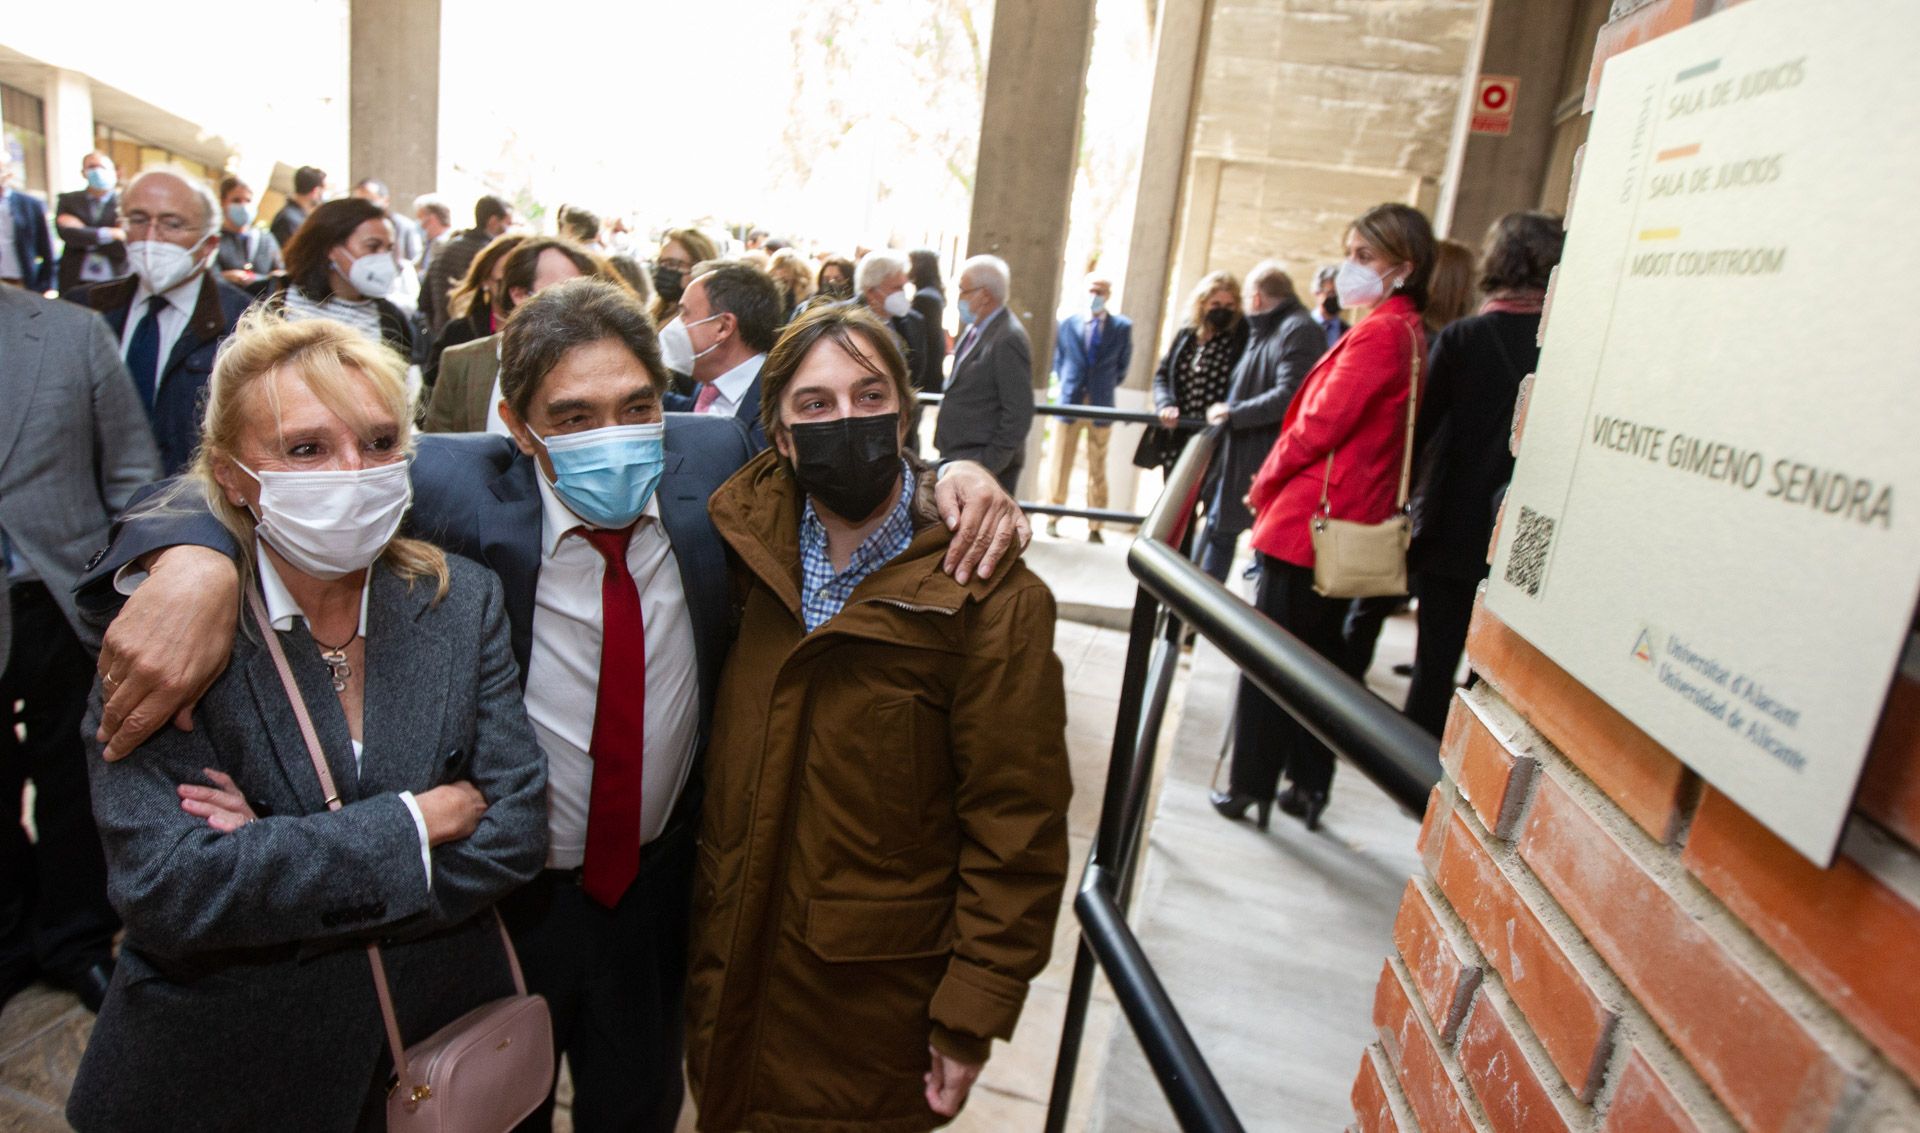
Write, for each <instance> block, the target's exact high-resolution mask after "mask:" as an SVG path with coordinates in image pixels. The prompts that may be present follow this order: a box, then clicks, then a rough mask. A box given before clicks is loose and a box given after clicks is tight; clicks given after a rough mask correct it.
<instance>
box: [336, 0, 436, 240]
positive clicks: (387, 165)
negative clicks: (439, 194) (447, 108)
mask: <svg viewBox="0 0 1920 1133" xmlns="http://www.w3.org/2000/svg"><path fill="white" fill-rule="evenodd" d="M351 18H352V26H351V29H350V32H349V37H350V48H349V50H350V54H351V60H352V61H351V77H350V79H349V84H348V85H349V90H350V95H349V99H348V107H349V109H348V122H347V161H348V166H349V176H348V179H347V181H346V183H345V184H340V183H338V182H336V184H335V188H336V189H337V190H340V191H344V190H345V189H346V188H347V187H348V186H350V185H351V184H352V183H353V182H355V181H358V180H360V179H361V178H362V177H378V178H380V179H381V180H382V181H385V182H386V183H387V186H388V188H389V189H391V190H392V192H393V203H394V206H395V207H396V208H399V209H400V210H401V211H403V212H407V213H409V214H410V213H411V208H412V204H411V202H412V201H413V198H414V197H415V196H417V195H418V194H420V193H425V192H428V191H430V190H432V189H433V188H434V187H435V186H436V185H437V184H438V183H439V180H440V0H352V17H351Z"/></svg>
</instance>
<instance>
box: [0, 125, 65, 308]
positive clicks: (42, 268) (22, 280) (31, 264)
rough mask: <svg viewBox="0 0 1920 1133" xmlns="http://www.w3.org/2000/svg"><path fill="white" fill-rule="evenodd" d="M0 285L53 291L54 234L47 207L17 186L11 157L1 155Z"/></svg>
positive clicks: (29, 289)
mask: <svg viewBox="0 0 1920 1133" xmlns="http://www.w3.org/2000/svg"><path fill="white" fill-rule="evenodd" d="M0 284H12V285H13V286H15V287H24V288H26V289H27V290H28V291H40V292H45V291H50V290H52V289H53V234H52V233H51V232H49V231H47V206H45V205H43V204H41V203H40V201H39V199H38V198H36V197H30V196H28V195H27V194H25V193H23V192H21V191H20V190H19V189H18V188H17V187H15V185H14V166H13V161H12V159H11V158H8V157H7V156H6V155H5V154H0Z"/></svg>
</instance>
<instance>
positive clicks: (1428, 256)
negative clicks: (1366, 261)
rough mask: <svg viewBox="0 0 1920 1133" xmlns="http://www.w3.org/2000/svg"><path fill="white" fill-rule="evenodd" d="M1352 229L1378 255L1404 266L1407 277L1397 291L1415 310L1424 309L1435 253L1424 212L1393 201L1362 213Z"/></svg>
mask: <svg viewBox="0 0 1920 1133" xmlns="http://www.w3.org/2000/svg"><path fill="white" fill-rule="evenodd" d="M1352 230H1353V231H1354V232H1358V233H1359V234H1360V235H1361V236H1362V237H1363V238H1365V240H1366V242H1367V243H1369V244H1372V245H1373V246H1374V248H1375V249H1376V250H1378V251H1379V252H1380V254H1381V255H1384V256H1386V257H1387V258H1389V259H1391V260H1395V261H1398V262H1400V263H1403V264H1406V265H1407V267H1408V272H1407V278H1406V279H1405V280H1404V281H1402V282H1401V284H1400V287H1399V293H1400V294H1402V295H1405V296H1406V297H1407V298H1409V299H1411V300H1413V306H1414V309H1415V310H1420V311H1424V310H1426V309H1427V295H1428V290H1427V289H1428V288H1429V287H1430V286H1431V284H1432V280H1433V258H1434V255H1435V254H1436V253H1435V248H1434V239H1433V225H1432V224H1430V223H1428V221H1427V218H1426V216H1425V214H1423V213H1422V212H1421V211H1420V210H1419V209H1417V208H1414V207H1413V206H1412V205H1403V204H1400V203H1399V202H1397V201H1392V202H1389V203H1387V204H1384V205H1375V206H1373V207H1372V208H1370V209H1368V210H1367V211H1366V212H1363V213H1361V214H1360V216H1359V217H1358V218H1356V219H1355V220H1354V222H1353V225H1352Z"/></svg>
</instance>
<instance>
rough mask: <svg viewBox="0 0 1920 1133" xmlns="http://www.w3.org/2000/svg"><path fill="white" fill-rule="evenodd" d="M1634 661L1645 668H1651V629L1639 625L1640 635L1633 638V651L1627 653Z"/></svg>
mask: <svg viewBox="0 0 1920 1133" xmlns="http://www.w3.org/2000/svg"><path fill="white" fill-rule="evenodd" d="M1629 656H1631V657H1632V658H1633V659H1634V660H1635V661H1638V662H1640V663H1641V664H1642V665H1645V666H1646V667H1647V668H1649V669H1651V668H1653V630H1652V629H1650V628H1648V627H1647V626H1641V627H1640V636H1639V637H1636V638H1634V639H1633V652H1632V653H1631V654H1629Z"/></svg>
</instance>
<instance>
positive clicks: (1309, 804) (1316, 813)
mask: <svg viewBox="0 0 1920 1133" xmlns="http://www.w3.org/2000/svg"><path fill="white" fill-rule="evenodd" d="M1327 799H1328V793H1327V792H1326V791H1303V790H1301V789H1300V788H1299V787H1298V786H1296V785H1293V784H1288V786H1287V789H1286V790H1284V791H1282V792H1280V809H1281V810H1282V811H1285V812H1286V813H1287V814H1290V815H1292V816H1293V817H1295V818H1297V819H1299V820H1300V821H1302V822H1304V823H1306V824H1307V829H1308V830H1318V829H1320V816H1321V814H1323V813H1325V811H1326V809H1327Z"/></svg>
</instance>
